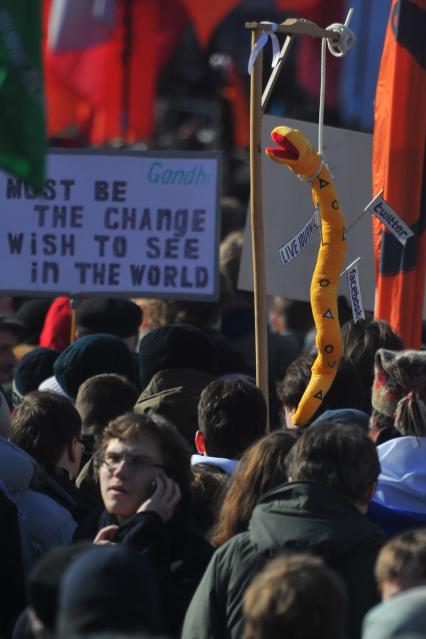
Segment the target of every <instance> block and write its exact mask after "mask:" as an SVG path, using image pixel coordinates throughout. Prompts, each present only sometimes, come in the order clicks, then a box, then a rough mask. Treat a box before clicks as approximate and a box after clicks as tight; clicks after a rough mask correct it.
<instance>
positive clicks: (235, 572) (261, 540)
mask: <svg viewBox="0 0 426 639" xmlns="http://www.w3.org/2000/svg"><path fill="white" fill-rule="evenodd" d="M383 542H384V536H383V534H382V532H381V531H380V529H379V528H377V527H376V526H375V525H374V524H372V523H371V522H370V521H369V520H368V519H367V518H366V517H364V516H363V515H362V514H361V513H360V512H359V511H358V510H357V509H356V508H355V506H354V505H353V504H352V503H351V502H350V501H349V499H348V498H347V497H346V496H345V495H344V494H342V493H339V492H338V491H336V490H334V489H332V488H329V487H327V486H324V485H321V484H317V483H314V482H306V481H300V482H293V483H290V484H286V485H284V486H281V487H279V488H276V489H274V490H273V491H270V492H269V493H266V494H265V495H264V496H263V497H262V499H261V500H260V502H259V503H258V505H257V506H256V508H255V509H254V511H253V515H252V518H251V520H250V524H249V529H248V531H247V532H244V533H241V534H239V535H236V536H235V537H233V538H232V539H230V540H229V541H228V542H227V543H226V544H224V545H223V546H222V547H221V548H219V549H218V550H217V551H216V553H215V554H214V556H213V558H212V560H211V562H210V564H209V566H208V568H207V571H206V573H205V574H204V577H203V579H202V581H201V582H200V585H199V587H198V589H197V591H196V592H195V595H194V597H193V599H192V602H191V604H190V606H189V609H188V611H187V614H186V618H185V623H184V628H183V634H182V638H183V639H195V638H197V639H219V638H220V639H226V638H232V639H237V638H239V637H241V636H242V631H243V614H242V603H243V596H244V592H245V590H246V589H247V587H248V586H249V585H250V582H251V581H252V579H253V577H254V576H255V575H256V574H257V573H258V572H259V571H260V570H261V569H262V567H263V566H264V564H265V563H266V562H267V561H268V560H269V559H272V558H273V557H276V556H277V555H279V554H280V553H282V552H307V553H312V554H314V555H318V556H320V557H322V558H323V559H324V561H325V562H326V563H327V564H328V566H329V567H331V568H333V569H334V570H336V571H337V572H338V573H339V574H340V576H341V577H342V579H343V581H344V582H345V584H346V587H347V594H348V615H347V629H346V630H347V635H348V637H351V638H353V639H355V638H356V637H359V636H360V629H361V622H362V619H363V617H364V615H365V613H366V612H367V610H368V609H369V608H371V607H372V606H373V605H375V604H376V603H377V601H378V593H377V588H376V584H375V579H374V564H375V560H376V556H377V553H378V551H379V549H380V547H381V545H382V544H383Z"/></svg>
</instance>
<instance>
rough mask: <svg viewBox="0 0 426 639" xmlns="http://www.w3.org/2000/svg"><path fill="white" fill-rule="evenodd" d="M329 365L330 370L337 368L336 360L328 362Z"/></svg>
mask: <svg viewBox="0 0 426 639" xmlns="http://www.w3.org/2000/svg"><path fill="white" fill-rule="evenodd" d="M327 364H328V365H329V366H330V368H334V367H335V366H336V360H333V361H332V362H327Z"/></svg>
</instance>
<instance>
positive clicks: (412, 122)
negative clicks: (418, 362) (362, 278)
mask: <svg viewBox="0 0 426 639" xmlns="http://www.w3.org/2000/svg"><path fill="white" fill-rule="evenodd" d="M425 33H426V0H393V2H392V6H391V11H390V16H389V23H388V27H387V32H386V38H385V44H384V50H383V55H382V61H381V66H380V71H379V78H378V81H377V88H376V100H375V126H374V140H373V195H374V196H375V195H377V193H378V192H380V191H381V190H382V189H384V193H383V198H384V199H385V201H386V202H388V203H389V204H390V206H391V207H392V208H393V209H394V210H395V211H396V212H397V213H398V215H399V216H400V217H401V218H402V219H403V220H404V221H405V222H406V223H407V224H408V226H410V228H411V230H412V231H413V232H414V237H412V238H410V239H409V240H407V242H406V244H405V246H403V245H402V244H400V243H399V242H398V240H397V239H396V238H395V237H394V236H393V235H392V234H391V233H389V232H388V231H386V230H385V229H384V227H383V225H382V223H381V222H379V220H377V219H375V218H373V235H374V248H375V258H376V307H375V316H376V317H377V318H381V319H384V320H387V321H388V322H389V323H390V324H391V325H392V328H393V329H394V331H395V332H396V333H398V334H399V335H401V337H402V338H403V340H404V345H405V347H406V348H418V347H419V346H420V338H421V329H422V317H423V298H424V289H425V270H426V233H425V225H426V179H425V173H426V166H425V138H426V40H425Z"/></svg>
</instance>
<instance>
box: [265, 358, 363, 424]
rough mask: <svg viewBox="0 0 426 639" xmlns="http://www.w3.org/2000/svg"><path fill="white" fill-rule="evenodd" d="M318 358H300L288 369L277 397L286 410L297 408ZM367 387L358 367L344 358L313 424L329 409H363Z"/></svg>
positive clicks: (279, 385) (278, 389) (313, 418)
mask: <svg viewBox="0 0 426 639" xmlns="http://www.w3.org/2000/svg"><path fill="white" fill-rule="evenodd" d="M315 357H316V355H315V354H310V355H300V356H299V357H297V358H296V359H295V360H294V361H293V362H292V363H291V364H290V365H289V367H288V368H287V372H286V374H285V377H284V379H283V380H282V381H281V382H279V383H278V384H277V394H278V397H279V399H280V400H281V404H282V406H283V408H284V407H285V406H287V407H289V408H297V406H298V405H299V402H300V400H301V399H302V395H303V393H304V392H305V390H306V387H307V386H308V384H309V381H310V379H311V367H312V364H313V363H314V360H315ZM362 406H363V387H362V383H361V380H360V377H359V374H358V371H357V370H356V367H355V365H354V364H353V362H351V361H350V360H349V359H347V358H346V357H342V358H341V359H340V361H339V364H338V367H337V373H336V377H335V378H334V381H333V384H332V385H331V388H330V390H329V391H328V393H327V394H326V396H325V397H324V399H323V401H322V403H321V406H320V407H319V408H318V410H317V411H316V413H315V414H314V415H313V416H312V417H311V419H310V422H313V421H315V420H316V419H317V417H319V415H320V414H321V413H323V412H324V411H326V410H335V409H338V408H356V409H358V410H362Z"/></svg>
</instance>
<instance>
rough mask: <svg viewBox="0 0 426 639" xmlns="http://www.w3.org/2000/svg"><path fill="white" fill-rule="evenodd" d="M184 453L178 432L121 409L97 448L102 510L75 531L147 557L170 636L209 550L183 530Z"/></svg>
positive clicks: (186, 513) (186, 507)
mask: <svg viewBox="0 0 426 639" xmlns="http://www.w3.org/2000/svg"><path fill="white" fill-rule="evenodd" d="M190 458H191V453H190V450H189V448H188V445H187V443H186V441H185V439H184V438H183V437H182V435H180V433H179V432H178V431H177V429H176V428H175V427H174V426H173V425H172V424H170V423H169V422H167V421H165V420H164V419H163V418H161V417H159V416H158V415H155V414H153V413H149V414H141V415H138V414H135V413H127V414H125V415H123V416H121V417H118V418H117V419H115V420H113V421H112V422H110V423H109V425H108V426H107V428H106V429H105V431H104V433H103V436H102V440H101V444H100V448H99V451H98V454H97V464H98V468H99V482H100V488H101V494H102V500H103V505H104V511H103V512H102V514H101V516H100V517H99V513H97V514H96V521H95V522H93V516H92V518H91V521H88V522H87V523H86V525H85V523H84V522H83V524H82V526H80V528H79V531H78V532H77V535H76V538H78V539H83V538H87V537H90V538H92V539H93V540H94V542H95V543H98V544H105V543H114V544H121V545H124V546H127V547H131V548H134V549H136V550H140V551H141V552H144V555H145V556H146V555H148V556H149V557H150V558H151V560H152V561H153V563H154V565H155V567H156V570H157V572H158V574H159V576H160V579H161V583H162V589H163V597H164V602H165V605H166V612H167V614H166V618H167V621H168V626H167V628H166V630H167V633H168V634H169V635H170V636H177V635H178V634H179V631H180V627H181V624H182V621H183V617H184V614H185V611H186V608H187V606H188V604H189V601H190V599H191V597H192V594H193V592H194V591H195V588H196V587H197V585H198V582H199V580H200V579H201V577H202V574H203V572H204V570H205V568H206V566H207V564H208V562H209V559H210V557H211V554H212V548H211V546H210V545H209V544H208V543H207V542H206V541H205V540H204V539H203V538H202V537H200V536H199V535H197V534H195V533H193V532H192V530H191V524H190V522H191V518H190V514H191V513H190V504H191V495H190V481H191V465H190ZM153 482H155V484H153ZM87 524H90V529H89V527H88V525H87ZM93 524H94V525H93ZM167 608H168V609H167Z"/></svg>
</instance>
